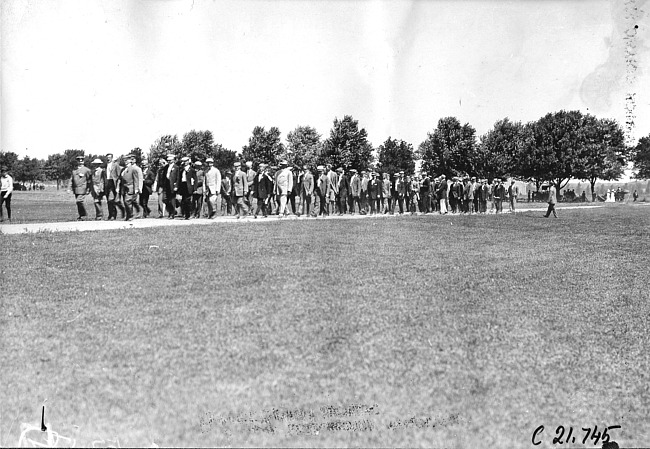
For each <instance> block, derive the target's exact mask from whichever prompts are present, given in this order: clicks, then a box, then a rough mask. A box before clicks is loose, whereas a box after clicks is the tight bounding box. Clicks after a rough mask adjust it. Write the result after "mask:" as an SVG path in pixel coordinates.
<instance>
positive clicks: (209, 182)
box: [203, 157, 221, 218]
mask: <svg viewBox="0 0 650 449" xmlns="http://www.w3.org/2000/svg"><path fill="white" fill-rule="evenodd" d="M205 163H206V164H208V168H207V170H206V171H205V174H204V177H203V187H204V189H205V197H206V202H207V203H208V218H214V216H215V215H216V214H217V212H218V211H219V212H220V211H221V172H220V171H219V170H218V169H217V168H216V167H215V166H214V159H212V158H211V157H209V158H207V159H206V160H205Z"/></svg>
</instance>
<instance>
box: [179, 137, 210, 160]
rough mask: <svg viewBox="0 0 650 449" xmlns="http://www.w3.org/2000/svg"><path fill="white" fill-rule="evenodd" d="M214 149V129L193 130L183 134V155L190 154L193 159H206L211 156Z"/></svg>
mask: <svg viewBox="0 0 650 449" xmlns="http://www.w3.org/2000/svg"><path fill="white" fill-rule="evenodd" d="M213 149H214V137H213V136H212V131H195V130H192V131H190V132H188V133H185V135H183V141H182V144H181V153H180V155H181V156H189V157H190V159H192V160H193V161H198V160H200V161H204V160H205V159H206V158H208V157H211V156H212V154H213Z"/></svg>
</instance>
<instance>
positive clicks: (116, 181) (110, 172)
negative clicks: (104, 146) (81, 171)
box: [104, 153, 124, 220]
mask: <svg viewBox="0 0 650 449" xmlns="http://www.w3.org/2000/svg"><path fill="white" fill-rule="evenodd" d="M121 173H122V167H120V164H119V163H118V161H117V160H114V158H113V153H107V154H106V185H105V186H104V195H106V203H107V205H108V219H109V220H116V219H117V210H118V209H119V210H120V215H121V217H122V218H124V206H123V205H122V200H121V197H122V195H121V193H120V174H121Z"/></svg>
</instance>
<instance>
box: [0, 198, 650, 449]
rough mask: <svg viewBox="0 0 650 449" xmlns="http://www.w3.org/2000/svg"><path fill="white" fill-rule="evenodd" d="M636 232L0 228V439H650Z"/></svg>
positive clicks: (616, 219) (642, 240)
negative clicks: (558, 431)
mask: <svg viewBox="0 0 650 449" xmlns="http://www.w3.org/2000/svg"><path fill="white" fill-rule="evenodd" d="M68 200H69V201H70V210H71V211H72V216H73V217H74V202H73V201H72V199H71V198H68ZM16 202H18V201H16ZM649 231H650V208H646V207H633V206H626V205H611V206H610V207H603V208H599V209H588V210H587V209H585V210H580V209H575V210H567V211H563V212H562V214H561V219H559V220H553V219H543V218H540V212H529V213H522V214H519V215H517V216H511V215H507V214H506V215H503V216H483V217H478V216H461V217H440V216H415V217H397V218H383V219H365V220H345V221H343V220H309V221H284V222H280V221H278V222H271V223H265V224H264V225H260V224H256V223H238V224H237V225H233V224H215V225H213V226H195V227H182V228H159V229H132V230H120V231H105V232H83V233H69V234H57V233H40V234H33V235H16V236H6V235H5V236H0V256H1V257H2V260H4V261H5V262H9V261H10V262H9V263H4V264H3V265H2V268H1V277H0V289H1V292H2V313H1V315H0V321H1V322H0V326H1V327H0V328H1V329H2V330H1V333H2V335H1V339H0V341H1V342H2V344H1V347H2V348H3V353H4V361H3V369H2V374H1V376H0V380H1V382H2V385H3V389H2V398H1V400H0V445H3V446H6V445H15V444H16V443H17V442H18V438H19V435H20V424H21V423H23V422H29V423H37V422H40V413H41V405H42V404H43V401H45V400H46V402H45V405H46V422H49V423H50V426H51V428H52V429H54V430H55V431H57V432H59V433H60V434H62V435H65V436H70V437H75V438H76V439H77V445H78V446H87V445H92V442H93V440H106V441H108V440H114V439H115V438H118V439H119V443H120V444H121V445H122V446H127V445H129V446H133V445H137V446H146V445H149V444H151V443H152V442H155V443H156V444H159V445H161V446H163V445H165V446H169V445H171V446H189V445H197V446H215V445H216V446H223V445H232V446H260V445H267V446H321V447H322V446H327V447H333V446H383V447H386V446H401V447H414V446H415V447H417V446H426V447H431V446H444V447H461V448H464V447H467V448H472V447H515V446H516V447H530V446H531V437H532V434H533V432H534V430H535V429H536V428H537V427H538V426H540V425H544V426H545V430H544V432H543V433H542V434H541V436H540V437H539V438H538V439H539V440H540V441H542V443H543V444H542V445H540V446H536V447H552V446H553V445H552V444H551V442H552V438H553V437H554V436H555V428H556V427H557V426H559V425H563V426H565V427H567V428H568V426H573V428H574V435H576V436H577V437H578V438H577V439H576V441H577V442H576V444H574V445H572V447H582V446H581V445H580V443H581V442H582V437H583V432H582V431H581V430H580V428H582V427H593V426H594V425H597V426H598V430H599V431H600V430H602V429H603V428H604V427H606V426H612V425H620V426H622V428H621V429H616V430H612V431H611V434H612V437H613V439H614V440H616V441H617V442H618V443H619V444H620V445H621V446H647V445H649V444H650V422H649V421H648V416H650V390H649V389H648V385H650V374H649V373H650V351H648V347H649V344H650V337H649V336H650V318H649V317H650V304H649V301H648V299H649V297H650V295H649V294H648V265H649V262H650V239H649V237H650V232H649ZM327 406H332V407H337V409H336V410H338V411H336V412H335V413H331V410H332V409H329V410H330V411H329V412H328V409H326V407H327ZM274 409H275V410H276V411H278V412H276V416H275V418H277V419H272V418H273V417H272V416H270V415H271V414H272V411H273V410H274ZM346 410H347V412H345V411H346ZM287 411H292V413H293V416H291V417H286V416H285V419H282V417H279V418H278V413H279V414H280V415H281V414H282V413H283V412H287ZM312 412H313V415H310V417H304V416H303V417H300V416H299V415H300V413H305V414H309V413H312ZM328 413H329V414H328ZM346 413H347V415H348V416H345V415H346ZM285 415H286V413H285ZM209 418H213V421H211V422H210V421H209ZM410 418H417V419H420V421H411V422H410V423H408V420H409V419H410ZM427 418H429V421H426V420H427ZM337 420H340V421H356V422H366V423H370V424H369V425H371V426H372V429H371V430H368V429H367V428H366V429H365V430H364V429H357V430H354V431H351V430H340V429H339V430H337V429H335V428H332V427H330V428H329V429H328V428H327V427H320V428H319V427H318V426H315V427H314V425H313V424H314V423H315V424H319V423H321V424H322V423H328V422H330V423H331V422H333V421H337ZM391 423H392V425H391ZM298 425H302V427H297V426H298ZM310 425H311V427H310ZM271 428H272V429H273V431H271ZM316 428H318V429H319V430H318V433H316V431H315V430H314V429H316ZM296 429H300V430H296ZM305 429H309V430H305ZM601 444H602V443H599V444H598V446H599V447H600V446H601ZM586 446H593V444H589V443H587V444H586Z"/></svg>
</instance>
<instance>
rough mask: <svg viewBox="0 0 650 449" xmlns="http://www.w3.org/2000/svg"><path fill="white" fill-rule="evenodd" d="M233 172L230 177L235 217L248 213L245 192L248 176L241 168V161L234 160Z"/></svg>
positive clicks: (246, 190)
mask: <svg viewBox="0 0 650 449" xmlns="http://www.w3.org/2000/svg"><path fill="white" fill-rule="evenodd" d="M234 166H235V173H234V175H233V177H232V192H233V196H234V198H235V199H234V201H233V202H234V203H235V212H236V213H237V219H239V218H241V217H245V216H246V215H248V206H247V205H246V201H245V199H246V194H247V193H248V178H247V177H246V173H244V172H243V171H242V170H241V163H240V162H235V165H234Z"/></svg>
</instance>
